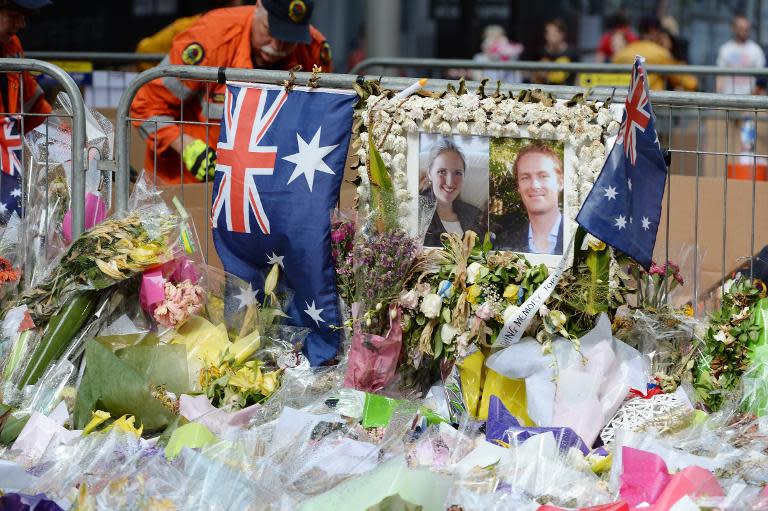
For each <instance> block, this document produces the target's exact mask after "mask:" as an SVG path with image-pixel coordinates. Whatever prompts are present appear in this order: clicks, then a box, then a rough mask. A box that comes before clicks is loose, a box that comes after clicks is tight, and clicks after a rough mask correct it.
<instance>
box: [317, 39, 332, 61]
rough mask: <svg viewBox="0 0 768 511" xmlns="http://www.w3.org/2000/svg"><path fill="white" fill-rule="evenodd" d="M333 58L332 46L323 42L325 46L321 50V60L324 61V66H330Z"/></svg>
mask: <svg viewBox="0 0 768 511" xmlns="http://www.w3.org/2000/svg"><path fill="white" fill-rule="evenodd" d="M332 58H333V54H332V53H331V45H330V44H328V41H323V46H322V47H321V48H320V60H322V61H323V64H330V63H331V59H332Z"/></svg>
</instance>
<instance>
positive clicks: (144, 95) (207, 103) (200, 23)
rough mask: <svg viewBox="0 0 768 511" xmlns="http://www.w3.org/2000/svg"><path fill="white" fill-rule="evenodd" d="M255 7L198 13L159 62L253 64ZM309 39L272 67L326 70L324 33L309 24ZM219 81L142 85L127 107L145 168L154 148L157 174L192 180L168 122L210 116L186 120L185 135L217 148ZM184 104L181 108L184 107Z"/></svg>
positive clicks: (175, 129) (150, 166) (150, 165)
mask: <svg viewBox="0 0 768 511" xmlns="http://www.w3.org/2000/svg"><path fill="white" fill-rule="evenodd" d="M254 12H255V9H254V7H253V6H252V5H250V6H243V7H231V8H225V9H216V10H213V11H210V12H208V13H206V14H204V15H202V16H201V17H200V18H199V19H198V20H197V21H196V22H195V23H194V24H193V25H192V26H191V27H189V28H188V29H187V30H185V31H184V32H182V33H181V34H179V35H177V36H176V38H175V39H174V40H173V45H172V47H171V51H170V52H169V54H168V56H167V57H166V58H165V59H164V60H163V64H175V65H182V64H187V65H200V66H212V67H239V68H248V69H252V68H254V65H253V61H252V60H251V52H252V48H251V24H252V19H253V13H254ZM310 32H311V35H312V42H311V43H310V44H299V45H297V46H296V49H295V50H294V51H293V52H292V53H291V54H290V55H289V56H287V57H286V58H285V59H283V60H282V61H280V62H279V63H277V64H276V65H275V66H274V68H275V69H283V70H288V69H291V68H293V67H295V66H297V65H301V67H302V69H303V70H305V71H311V70H312V66H313V64H316V65H318V66H321V67H322V68H323V71H324V72H331V71H332V66H331V51H330V47H329V45H328V43H327V42H326V41H325V37H324V36H323V34H321V33H320V31H318V30H317V29H315V28H314V27H312V26H310ZM225 91H226V86H225V85H223V84H217V83H210V82H198V81H189V80H180V79H178V78H173V77H166V78H158V79H157V80H154V81H152V82H150V83H149V84H147V85H145V86H144V87H142V88H141V89H140V90H139V92H138V94H137V95H136V98H135V99H134V101H133V104H132V105H131V117H132V118H133V119H135V120H134V121H133V125H134V126H136V127H137V128H138V129H139V132H140V134H141V136H142V138H144V140H146V144H147V151H146V157H145V160H144V168H145V169H146V170H147V171H149V172H153V171H154V170H155V155H154V152H155V150H157V168H156V170H157V177H158V179H160V180H162V181H164V182H166V183H179V182H181V179H182V174H183V173H186V174H187V175H186V176H185V177H184V182H185V183H194V182H196V180H195V178H194V177H193V176H192V174H190V173H189V171H188V170H187V169H186V168H185V167H184V166H183V164H182V163H180V158H179V155H178V154H177V153H176V151H174V150H173V149H172V148H170V147H169V146H170V144H171V143H172V142H173V141H174V140H175V139H176V138H178V137H179V135H181V133H182V126H179V125H178V124H168V122H169V121H178V120H180V119H182V111H183V120H184V121H193V122H200V123H205V122H208V121H209V120H210V122H213V123H215V124H216V126H205V125H199V124H198V125H195V124H191V125H190V124H186V125H183V133H184V135H185V136H192V137H195V138H199V139H201V140H203V141H206V142H207V143H208V145H209V146H211V147H212V148H214V149H215V147H216V143H217V142H218V140H219V122H220V120H221V114H222V112H223V109H224V93H225ZM182 105H183V107H182Z"/></svg>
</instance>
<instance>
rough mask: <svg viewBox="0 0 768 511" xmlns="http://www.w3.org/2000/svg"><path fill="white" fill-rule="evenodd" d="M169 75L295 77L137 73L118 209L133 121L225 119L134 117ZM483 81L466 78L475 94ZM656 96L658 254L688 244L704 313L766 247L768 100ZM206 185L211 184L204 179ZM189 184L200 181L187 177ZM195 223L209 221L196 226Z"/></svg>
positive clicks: (122, 149)
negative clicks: (664, 174) (747, 127)
mask: <svg viewBox="0 0 768 511" xmlns="http://www.w3.org/2000/svg"><path fill="white" fill-rule="evenodd" d="M168 77H172V78H175V79H177V80H186V81H199V82H204V83H206V93H207V92H208V90H209V87H211V86H214V85H215V84H216V83H217V82H218V83H222V81H223V79H224V78H225V79H226V80H227V81H238V82H249V83H264V84H273V85H276V84H281V83H283V82H284V81H285V80H287V79H289V78H290V76H289V74H288V73H287V72H282V71H265V70H253V69H229V68H228V69H219V68H209V67H198V66H159V67H156V68H153V69H150V70H147V71H145V72H143V73H141V74H140V75H138V76H137V77H136V79H135V80H134V81H133V82H132V83H130V84H129V86H128V87H127V89H126V91H125V94H124V95H123V96H122V97H121V99H120V104H119V106H118V111H117V126H116V157H117V175H116V197H115V200H116V207H117V208H118V209H121V210H124V209H125V208H126V207H127V204H128V194H129V186H130V166H131V162H130V160H129V158H130V145H131V137H130V132H131V131H130V130H131V122H132V121H139V122H142V123H145V125H147V124H148V125H150V126H153V129H154V130H157V129H159V128H158V127H160V126H162V125H169V124H177V125H179V126H181V129H182V130H183V129H184V126H185V125H187V126H189V125H194V124H197V125H200V124H204V125H206V126H209V127H210V126H215V125H218V124H219V119H218V118H215V119H214V118H209V119H208V122H206V123H199V122H191V121H179V120H170V119H135V118H132V117H131V116H130V107H131V103H132V102H133V99H134V97H135V95H136V93H137V92H138V91H139V89H141V87H143V86H144V85H146V84H148V83H149V82H151V81H152V80H154V79H157V78H168ZM310 77H311V75H310V74H309V73H297V74H296V82H295V83H297V84H303V83H307V80H308V79H309V78H310ZM357 78H358V77H357V76H355V75H342V74H330V75H322V76H321V79H320V86H322V87H330V88H341V89H351V88H352V86H353V84H354V83H355V80H356V79H357ZM371 78H373V77H371ZM413 82H414V79H413V78H396V77H383V78H382V86H383V87H384V88H385V89H390V90H393V91H397V90H402V89H404V88H406V87H408V86H410V85H412V84H413ZM449 83H453V84H454V85H455V82H449V81H444V80H433V81H430V82H429V83H428V84H427V88H428V89H430V90H433V91H444V90H445V88H446V86H447V85H448V84H449ZM478 85H479V84H477V83H471V82H470V83H467V87H468V88H469V89H470V90H473V89H474V88H476V87H477V86H478ZM530 88H531V86H530V85H528V84H505V85H503V86H502V91H503V92H514V93H517V92H519V91H521V90H525V89H530ZM540 88H541V89H542V90H544V91H546V92H550V93H552V94H553V95H555V96H556V97H557V98H561V99H570V98H571V97H573V95H574V94H576V93H578V92H583V91H584V90H583V89H582V88H579V87H570V86H549V85H542V86H540ZM625 96H626V91H625V90H617V89H616V88H595V89H592V92H591V96H590V99H597V100H606V99H607V98H609V97H612V98H613V100H614V101H623V99H624V97H625ZM651 100H652V103H653V106H654V109H655V111H656V116H657V129H658V131H659V138H660V141H661V144H662V146H664V147H665V148H668V149H669V151H670V153H671V154H672V163H671V167H670V169H671V177H670V179H669V180H668V183H667V189H666V194H665V198H664V216H663V218H662V222H661V224H662V225H661V226H660V228H659V237H658V240H657V245H656V247H657V248H656V252H657V258H658V259H659V260H664V261H666V260H669V259H671V258H672V259H675V258H677V257H678V255H680V254H681V253H682V252H681V250H682V249H683V248H686V247H688V249H689V250H688V252H686V253H683V255H684V258H683V261H682V262H683V264H684V265H687V266H688V267H689V270H690V271H689V272H688V273H689V274H690V275H691V277H692V280H693V282H692V283H690V284H691V288H689V289H692V294H691V297H689V298H690V300H691V301H692V303H693V307H694V309H696V310H698V309H699V301H700V300H701V299H703V298H705V297H706V295H707V294H709V293H711V292H712V291H715V290H716V289H717V288H718V287H719V286H720V285H721V284H722V283H723V282H724V281H725V279H726V277H727V276H728V275H729V274H730V273H731V272H732V271H733V270H735V269H736V267H737V266H739V265H742V264H745V265H747V266H748V268H749V271H750V272H752V271H754V265H753V263H754V261H753V256H754V254H755V253H756V251H757V249H759V248H760V247H762V246H763V245H768V201H766V200H762V201H758V200H757V199H758V193H759V194H760V195H759V196H760V197H761V198H764V197H768V182H767V183H763V182H762V181H761V180H762V177H761V178H760V179H758V171H762V169H763V162H764V161H768V150H766V147H765V146H766V142H768V138H766V137H765V136H762V133H764V132H765V130H766V129H768V97H763V96H736V95H722V94H711V93H683V92H652V93H651ZM182 116H183V114H182ZM745 119H746V120H750V121H752V122H753V123H754V129H755V131H756V133H757V135H758V136H754V141H755V146H754V147H753V148H752V150H749V151H747V150H742V149H741V148H739V147H737V146H736V145H735V143H734V142H735V141H736V140H737V139H738V138H739V137H737V136H735V135H734V131H735V130H736V131H738V129H739V124H740V123H743V121H744V120H745ZM761 136H762V140H761V138H760V137H761ZM205 142H206V143H207V145H208V146H210V147H215V145H216V141H211V140H206V141H205ZM142 145H143V142H142ZM154 157H155V158H156V157H157V155H156V154H155V156H154ZM736 162H738V164H739V165H741V167H739V168H740V169H741V174H740V175H739V176H736V175H735V174H733V172H732V165H733V164H735V163H736ZM179 165H181V163H180V164H179ZM179 172H180V175H181V176H182V182H181V185H180V190H179V191H180V194H181V199H182V202H183V201H184V186H185V182H184V179H183V176H184V170H183V168H181V166H180V168H179ZM745 172H746V173H745ZM737 177H740V178H742V179H736V178H737ZM745 177H746V179H744V178H745ZM205 184H206V185H207V184H208V180H207V179H206V183H205ZM186 185H187V187H189V186H201V185H200V184H190V183H189V181H187V182H186ZM203 203H204V204H205V207H206V208H207V209H209V208H210V196H209V194H208V187H207V186H206V187H205V197H204V200H203ZM758 210H759V211H758ZM764 210H765V211H764ZM758 212H759V214H758ZM204 225H205V226H206V227H205V230H206V234H205V237H206V243H205V257H206V260H208V255H209V254H208V252H209V250H210V247H209V243H208V235H209V234H210V233H208V232H207V231H208V230H209V227H208V226H209V222H208V221H207V219H206V220H205V221H204ZM197 227H198V228H201V227H202V226H201V225H200V224H199V223H198V225H197ZM201 234H202V233H201ZM758 243H759V244H760V245H759V246H757V244H758ZM662 258H663V259H662ZM766 263H768V262H766ZM747 266H745V268H746V267H747Z"/></svg>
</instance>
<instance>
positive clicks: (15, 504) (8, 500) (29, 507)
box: [0, 493, 64, 511]
mask: <svg viewBox="0 0 768 511" xmlns="http://www.w3.org/2000/svg"><path fill="white" fill-rule="evenodd" d="M0 509H2V510H3V511H64V510H63V509H62V508H61V507H59V505H58V504H56V503H55V502H54V501H52V500H48V499H47V498H46V496H45V495H43V494H42V493H39V494H37V495H23V494H20V493H6V494H5V495H3V496H0Z"/></svg>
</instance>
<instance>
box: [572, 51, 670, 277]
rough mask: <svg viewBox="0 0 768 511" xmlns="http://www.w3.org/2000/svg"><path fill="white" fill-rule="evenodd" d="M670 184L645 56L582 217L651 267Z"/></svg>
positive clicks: (639, 59)
mask: <svg viewBox="0 0 768 511" xmlns="http://www.w3.org/2000/svg"><path fill="white" fill-rule="evenodd" d="M666 182H667V165H666V162H665V161H664V156H663V155H662V154H661V147H660V146H659V139H658V137H657V135H656V126H655V116H654V115H653V108H652V107H651V101H650V97H649V94H648V85H647V76H646V74H645V69H644V68H643V65H642V57H636V58H635V66H634V68H633V70H632V82H631V84H630V87H629V91H628V93H627V101H626V103H625V105H624V118H623V120H622V123H621V128H620V129H619V133H618V136H617V138H616V143H615V144H614V145H613V149H612V150H611V152H610V154H609V155H608V159H607V160H606V161H605V164H604V165H603V170H602V171H601V172H600V176H599V177H598V178H597V181H595V185H594V186H593V187H592V190H590V192H589V195H588V196H587V199H586V200H585V201H584V205H582V207H581V210H580V211H579V214H578V216H577V217H576V221H577V222H578V223H579V224H580V225H581V226H582V227H583V228H584V229H585V230H586V231H588V232H590V233H592V235H594V236H596V237H597V238H599V239H601V240H602V241H604V242H605V243H607V244H608V245H611V246H612V247H614V248H615V249H616V250H619V251H621V252H624V253H625V254H627V255H628V256H630V257H632V258H633V259H634V260H635V261H637V262H638V263H640V264H641V265H643V267H645V268H646V269H648V268H650V266H651V261H652V259H653V249H654V246H655V245H656V234H657V232H658V228H659V221H660V219H661V201H662V199H663V197H664V186H665V184H666Z"/></svg>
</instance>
